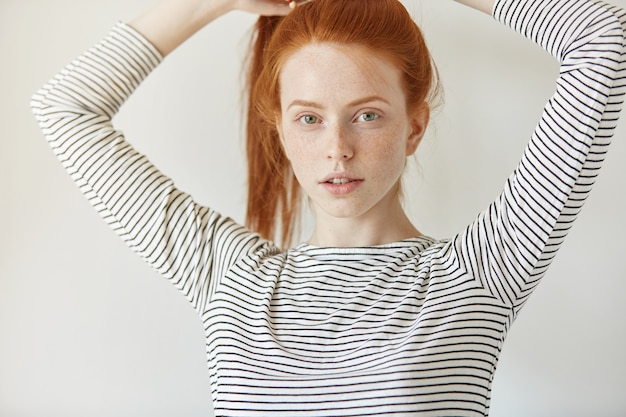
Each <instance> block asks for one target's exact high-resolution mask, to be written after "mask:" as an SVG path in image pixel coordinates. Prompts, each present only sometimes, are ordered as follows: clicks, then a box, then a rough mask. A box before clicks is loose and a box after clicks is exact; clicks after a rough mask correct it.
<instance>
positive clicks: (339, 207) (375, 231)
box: [130, 0, 495, 247]
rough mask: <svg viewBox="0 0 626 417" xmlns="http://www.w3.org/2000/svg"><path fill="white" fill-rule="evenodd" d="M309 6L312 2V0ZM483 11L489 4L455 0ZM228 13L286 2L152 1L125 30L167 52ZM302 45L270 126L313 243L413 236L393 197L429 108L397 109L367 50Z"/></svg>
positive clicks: (391, 70) (283, 79)
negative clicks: (300, 195) (309, 208)
mask: <svg viewBox="0 0 626 417" xmlns="http://www.w3.org/2000/svg"><path fill="white" fill-rule="evenodd" d="M312 1H315V0H312ZM460 2H461V3H463V4H466V5H468V6H470V7H473V8H476V9H478V10H481V11H483V12H485V13H488V14H490V13H491V10H492V8H493V4H494V2H495V0H461V1H460ZM232 10H242V11H246V12H250V13H254V14H258V15H272V16H276V15H279V16H284V15H287V14H288V13H289V12H290V11H291V9H290V8H289V6H288V3H287V2H286V1H285V0H161V1H160V2H159V3H158V4H157V5H156V6H154V7H153V8H151V9H150V10H148V11H147V12H145V13H144V14H143V15H141V16H139V17H138V18H136V19H135V20H133V21H132V22H131V23H130V25H131V26H132V27H133V28H134V29H136V30H137V31H138V32H140V33H141V34H142V35H143V36H145V37H146V38H147V39H148V40H149V41H150V42H151V43H152V44H153V45H154V46H155V47H156V48H157V49H158V50H159V52H161V54H162V55H163V56H167V55H168V54H169V53H170V52H172V51H173V50H174V49H176V48H177V47H178V46H179V45H180V44H182V43H183V42H184V41H185V40H187V39H188V38H189V37H191V36H192V35H193V34H194V33H196V32H197V31H198V30H200V29H201V28H203V27H204V26H206V25H207V24H209V23H210V22H211V21H213V20H215V19H217V18H218V17H219V16H221V15H223V14H226V13H228V12H229V11H232ZM347 51H348V49H346V48H342V47H341V45H331V44H310V45H307V46H305V47H303V48H302V49H300V50H299V51H296V52H295V53H293V55H292V56H290V57H289V58H288V59H287V61H286V63H285V65H284V67H283V68H282V70H281V73H280V85H281V97H280V101H281V111H280V115H277V128H278V131H279V134H280V137H281V141H282V145H283V147H284V150H285V152H286V154H287V157H288V158H289V160H290V162H291V164H292V168H293V170H294V173H295V174H296V177H297V178H298V181H299V183H300V184H301V185H302V187H303V189H304V191H305V192H306V194H307V195H308V196H309V198H310V200H311V201H312V205H313V211H314V214H315V217H316V227H315V230H314V233H313V235H312V237H311V239H310V243H311V244H315V245H319V246H335V247H338V246H373V245H380V244H384V243H387V242H393V241H398V240H402V239H407V238H410V237H415V236H419V234H420V233H419V232H418V231H417V229H416V228H415V227H414V226H413V225H412V224H411V222H410V221H409V219H408V218H407V216H406V214H405V212H404V210H403V208H402V206H401V203H400V199H399V195H398V190H399V188H398V187H399V181H400V177H401V175H402V172H403V170H404V166H405V164H406V158H407V157H408V156H410V155H412V154H413V153H414V152H415V150H416V149H417V146H418V144H419V142H420V140H421V138H422V136H423V134H424V130H425V128H426V125H427V120H428V111H427V110H423V109H422V110H421V111H417V110H415V109H413V110H410V109H407V107H406V97H405V95H404V91H403V89H402V83H401V74H400V72H399V71H398V69H397V68H396V67H394V65H392V64H391V63H390V62H389V61H388V60H385V59H384V58H383V57H382V56H381V55H379V54H376V53H373V51H369V50H365V49H360V48H355V47H351V48H350V49H349V53H347Z"/></svg>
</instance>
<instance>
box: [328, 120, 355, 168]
mask: <svg viewBox="0 0 626 417" xmlns="http://www.w3.org/2000/svg"><path fill="white" fill-rule="evenodd" d="M329 130H330V131H329V138H328V145H327V150H326V157H327V158H328V159H333V160H336V161H346V160H349V159H351V158H352V157H353V156H354V143H353V140H352V137H351V136H352V135H351V133H350V132H349V130H348V129H346V128H343V127H341V126H337V127H336V128H335V129H329Z"/></svg>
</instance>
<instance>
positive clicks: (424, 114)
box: [406, 103, 430, 156]
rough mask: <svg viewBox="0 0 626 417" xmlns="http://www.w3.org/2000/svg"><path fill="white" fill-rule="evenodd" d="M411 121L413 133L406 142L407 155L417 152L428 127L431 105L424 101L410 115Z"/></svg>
mask: <svg viewBox="0 0 626 417" xmlns="http://www.w3.org/2000/svg"><path fill="white" fill-rule="evenodd" d="M410 118H411V119H410V122H411V134H410V135H409V138H408V140H407V142H406V155H407V156H410V155H413V154H414V153H415V151H416V150H417V147H418V145H419V144H420V142H421V141H422V138H423V137H424V133H426V128H427V127H428V121H429V120H430V107H428V104H426V103H423V104H422V105H421V106H418V107H417V109H416V110H415V111H413V113H412V114H411V115H410Z"/></svg>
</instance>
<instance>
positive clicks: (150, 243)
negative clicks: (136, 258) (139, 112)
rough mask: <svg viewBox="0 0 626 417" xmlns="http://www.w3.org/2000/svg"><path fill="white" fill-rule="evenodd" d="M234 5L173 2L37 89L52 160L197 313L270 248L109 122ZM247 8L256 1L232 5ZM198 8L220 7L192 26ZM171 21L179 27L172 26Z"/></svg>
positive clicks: (35, 104)
mask: <svg viewBox="0 0 626 417" xmlns="http://www.w3.org/2000/svg"><path fill="white" fill-rule="evenodd" d="M229 1H230V0H214V1H209V0H205V1H204V2H200V1H198V0H174V1H170V0H166V1H162V2H161V3H160V4H159V5H157V6H156V7H155V8H153V9H151V10H150V11H148V12H147V13H145V14H144V15H142V16H141V17H140V18H138V19H136V20H135V21H134V22H133V25H134V27H131V26H129V25H126V24H123V23H119V24H117V25H116V26H115V27H114V28H113V29H112V31H111V32H110V33H109V34H108V35H107V36H106V37H105V38H104V39H103V40H102V41H101V42H99V43H98V44H97V45H95V46H94V47H92V48H91V49H89V50H88V51H87V52H85V53H84V54H82V55H81V56H79V57H78V58H77V59H75V60H74V61H72V62H71V63H70V64H68V65H67V66H66V67H65V68H64V69H63V70H62V71H61V72H60V73H59V74H57V75H56V76H54V77H53V78H52V79H51V80H50V81H49V82H48V83H46V84H45V85H44V86H43V87H42V88H41V89H39V90H38V91H37V92H36V93H35V94H34V95H33V98H32V103H31V105H32V110H33V113H34V115H35V118H36V119H37V121H38V123H39V125H40V127H41V129H42V131H43V133H44V136H45V137H46V139H47V140H48V142H49V144H50V146H51V148H52V149H53V151H54V153H55V154H56V155H57V157H58V158H59V160H60V161H61V162H62V164H63V166H64V168H65V169H66V170H67V171H68V173H69V174H70V176H71V177H72V179H73V180H74V181H75V182H76V184H77V185H78V186H79V188H80V189H81V191H82V192H83V194H85V196H86V197H87V199H88V200H89V201H90V203H91V204H92V205H93V206H94V208H95V209H96V211H98V213H99V214H100V215H101V216H102V217H103V218H104V219H105V221H106V222H107V223H108V224H109V225H110V226H111V227H112V228H113V229H114V230H115V231H116V233H117V234H118V235H119V236H120V237H121V238H122V240H124V241H125V243H126V244H127V245H128V246H129V247H130V248H132V249H133V250H134V251H136V252H137V253H139V254H140V255H141V256H142V257H143V258H144V259H145V260H146V261H147V262H148V263H149V264H150V265H152V266H153V267H154V268H155V269H156V270H157V271H159V272H160V273H161V274H162V275H163V276H165V277H166V278H168V279H170V280H171V281H172V282H173V283H174V284H175V285H176V286H177V287H178V288H179V289H180V290H181V291H182V292H183V293H184V294H185V295H186V297H187V298H188V299H189V301H190V302H191V303H192V304H193V305H194V307H195V308H197V309H198V308H202V307H201V306H202V305H203V304H204V303H205V302H206V301H207V298H208V297H210V294H211V293H212V288H213V285H215V283H216V282H217V279H218V277H219V276H220V275H221V273H223V268H226V267H227V265H228V264H229V263H230V262H231V261H232V259H233V258H234V257H236V256H237V254H240V253H241V252H242V251H247V250H253V249H254V248H257V247H258V245H261V244H263V242H262V241H261V240H260V239H259V238H258V236H256V235H254V234H251V233H249V232H247V231H246V230H244V228H243V227H241V226H239V225H237V224H236V223H234V222H232V221H231V220H230V219H228V218H225V217H222V216H220V215H219V214H217V213H215V212H214V211H212V210H210V209H208V208H206V207H202V206H200V205H198V204H196V203H195V201H194V200H193V199H192V198H191V196H189V195H188V194H186V193H184V192H182V191H180V190H179V189H177V188H176V187H175V186H174V184H173V182H172V181H171V180H170V179H169V178H168V177H166V176H165V175H163V174H162V173H161V172H160V171H159V170H158V169H157V168H156V167H155V166H154V165H152V164H151V163H150V161H149V160H148V159H147V158H146V157H145V156H144V155H142V154H140V153H138V152H137V151H136V150H135V149H134V148H133V147H132V146H131V145H130V144H129V143H128V142H126V140H125V137H124V135H123V134H122V132H121V131H119V130H117V129H116V128H115V126H114V125H113V123H112V121H111V120H112V118H113V116H114V115H115V114H116V113H117V111H118V110H119V108H120V107H121V106H122V104H123V103H124V102H125V101H126V99H127V98H128V97H129V96H130V95H131V94H132V93H133V92H134V91H135V89H136V88H137V87H138V86H139V84H141V82H142V81H143V80H144V79H145V78H146V77H147V76H148V74H149V73H150V72H151V71H152V70H153V69H154V68H156V66H157V65H158V64H159V63H160V62H161V61H162V59H163V54H164V53H165V54H166V53H168V52H170V51H171V50H172V49H173V48H175V47H176V46H177V45H179V44H180V43H182V42H183V41H184V40H185V39H187V38H188V37H189V36H191V35H192V34H193V33H195V31H197V30H198V29H199V28H200V27H201V26H200V25H201V22H209V21H210V20H212V19H214V18H216V17H217V16H219V15H220V14H222V13H224V12H225V11H227V10H228V9H227V8H225V7H224V6H223V4H224V3H225V2H229ZM276 1H278V0H276ZM243 2H247V3H253V0H235V1H234V2H232V3H233V4H234V3H237V4H239V3H243ZM200 3H207V4H210V5H211V6H212V7H207V9H206V10H207V11H206V13H205V14H204V15H203V16H204V17H203V19H205V20H202V19H200V18H198V20H194V19H191V18H190V16H192V15H193V14H194V10H197V9H194V7H195V6H194V5H196V6H197V5H199V4H200ZM254 3H259V4H261V3H267V2H266V1H265V0H254ZM192 6H194V7H192ZM175 10H177V11H175ZM167 12H170V13H171V15H172V16H173V17H174V16H175V19H174V18H173V20H172V21H169V22H168V21H167V19H165V15H166V14H167ZM197 16H200V14H198V15H197ZM188 18H189V19H188ZM159 22H160V23H162V24H160V23H159ZM135 28H136V29H137V30H136V29H135ZM139 31H144V32H146V34H147V35H146V36H150V37H151V39H148V38H146V36H144V35H143V34H142V33H141V32H139ZM153 42H154V43H153Z"/></svg>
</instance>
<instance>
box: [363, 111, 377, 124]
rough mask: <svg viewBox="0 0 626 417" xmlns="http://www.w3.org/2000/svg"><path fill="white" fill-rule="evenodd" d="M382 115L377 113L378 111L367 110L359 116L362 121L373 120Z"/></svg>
mask: <svg viewBox="0 0 626 417" xmlns="http://www.w3.org/2000/svg"><path fill="white" fill-rule="evenodd" d="M379 117H380V116H379V115H377V114H376V113H373V112H366V113H362V114H361V115H360V116H359V120H361V121H362V122H373V121H374V120H376V119H378V118H379Z"/></svg>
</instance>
